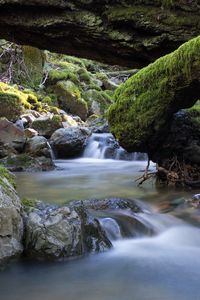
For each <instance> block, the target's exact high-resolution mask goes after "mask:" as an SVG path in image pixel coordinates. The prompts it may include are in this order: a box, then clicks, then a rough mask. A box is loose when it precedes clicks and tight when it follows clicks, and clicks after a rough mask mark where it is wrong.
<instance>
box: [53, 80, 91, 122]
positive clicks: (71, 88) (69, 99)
mask: <svg viewBox="0 0 200 300" xmlns="http://www.w3.org/2000/svg"><path fill="white" fill-rule="evenodd" d="M54 92H55V94H56V95H57V96H58V103H59V106H60V108H62V109H64V110H65V111H66V112H69V113H71V114H73V115H77V116H79V117H80V118H81V119H82V120H83V121H84V120H86V118H87V115H88V107H87V103H86V102H85V101H84V100H83V99H82V98H81V93H80V91H79V89H78V87H77V86H76V85H75V84H74V83H73V82H72V81H70V80H67V81H59V82H58V83H57V84H56V86H55V90H54Z"/></svg>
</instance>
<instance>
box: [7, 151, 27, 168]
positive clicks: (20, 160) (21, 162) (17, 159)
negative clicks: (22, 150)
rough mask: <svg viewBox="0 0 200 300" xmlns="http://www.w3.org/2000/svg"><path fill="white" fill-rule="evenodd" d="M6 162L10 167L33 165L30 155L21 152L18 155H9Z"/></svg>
mask: <svg viewBox="0 0 200 300" xmlns="http://www.w3.org/2000/svg"><path fill="white" fill-rule="evenodd" d="M6 164H7V166H8V167H12V166H14V167H22V166H25V167H28V166H31V164H32V161H31V160H30V156H29V155H27V154H20V155H17V156H8V157H7V160H6Z"/></svg>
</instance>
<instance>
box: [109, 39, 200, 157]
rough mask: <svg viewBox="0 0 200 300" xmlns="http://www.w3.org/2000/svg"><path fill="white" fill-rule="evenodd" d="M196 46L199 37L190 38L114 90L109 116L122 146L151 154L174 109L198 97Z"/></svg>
mask: <svg viewBox="0 0 200 300" xmlns="http://www.w3.org/2000/svg"><path fill="white" fill-rule="evenodd" d="M199 47H200V37H197V38H195V39H192V40H191V41H189V42H187V43H185V44H183V45H182V46H181V47H180V48H178V49H177V50H176V51H175V52H173V53H171V54H169V55H166V56H164V57H161V58H160V59H158V60H157V61H156V62H155V63H153V64H151V65H149V66H148V67H146V68H144V69H142V70H141V71H139V72H138V73H137V74H136V75H134V76H132V77H131V78H130V79H128V80H127V81H126V82H125V83H124V84H122V85H121V86H120V87H119V88H118V89H117V90H116V92H115V102H114V104H112V105H111V107H110V109H109V112H108V120H109V125H110V129H111V132H112V133H113V134H114V135H115V137H116V138H117V140H118V141H119V143H120V144H121V146H122V147H123V148H125V149H126V150H128V151H129V152H134V151H139V152H148V154H149V156H150V158H152V157H153V156H154V152H155V151H156V149H158V148H160V147H161V145H162V144H163V142H164V141H165V140H166V135H167V134H168V132H169V127H170V124H171V122H172V118H173V115H174V113H176V112H177V111H178V110H179V109H181V108H188V107H191V106H192V105H193V104H194V103H195V102H196V101H197V100H198V99H199V95H200V64H199V61H200V52H199ZM174 155H176V153H174Z"/></svg>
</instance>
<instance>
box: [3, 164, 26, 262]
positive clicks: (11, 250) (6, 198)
mask: <svg viewBox="0 0 200 300" xmlns="http://www.w3.org/2000/svg"><path fill="white" fill-rule="evenodd" d="M1 168H2V167H1ZM1 171H2V169H1ZM1 174H2V172H1ZM22 235H23V221H22V217H21V203H20V199H19V197H18V196H17V194H16V192H15V189H14V187H13V186H12V184H11V183H10V182H9V181H8V179H6V178H5V177H3V175H1V177H0V266H1V265H2V264H4V263H5V262H7V261H8V260H9V259H11V258H15V257H17V256H19V255H20V254H21V253H22V251H23V247H22V242H21V241H22Z"/></svg>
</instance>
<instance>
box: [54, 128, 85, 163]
mask: <svg viewBox="0 0 200 300" xmlns="http://www.w3.org/2000/svg"><path fill="white" fill-rule="evenodd" d="M89 135H90V130H88V129H87V128H84V127H68V128H61V129H58V130H56V131H55V132H54V133H53V135H52V136H51V139H50V143H51V146H52V148H53V149H54V151H55V153H56V156H57V157H58V158H70V157H77V156H79V155H80V154H81V153H82V152H83V149H84V146H85V142H86V139H87V138H88V136H89Z"/></svg>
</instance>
